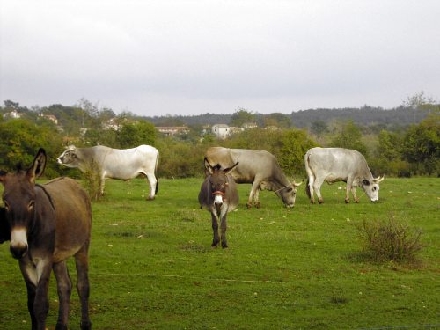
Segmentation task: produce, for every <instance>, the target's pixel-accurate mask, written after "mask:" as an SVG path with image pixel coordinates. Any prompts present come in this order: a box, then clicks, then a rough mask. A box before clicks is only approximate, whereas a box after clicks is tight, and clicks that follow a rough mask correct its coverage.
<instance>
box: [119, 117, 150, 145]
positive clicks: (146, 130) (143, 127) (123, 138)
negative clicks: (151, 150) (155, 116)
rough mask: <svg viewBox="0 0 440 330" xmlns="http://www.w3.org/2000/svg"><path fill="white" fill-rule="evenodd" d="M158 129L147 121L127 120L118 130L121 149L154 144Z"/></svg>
mask: <svg viewBox="0 0 440 330" xmlns="http://www.w3.org/2000/svg"><path fill="white" fill-rule="evenodd" d="M156 136H157V130H156V128H155V126H154V125H153V124H151V123H149V122H147V121H137V122H134V123H132V122H125V123H123V124H122V125H121V127H120V129H119V130H118V131H117V141H118V142H119V147H120V148H121V149H127V148H134V147H137V146H138V145H141V144H149V145H154V144H155V143H156Z"/></svg>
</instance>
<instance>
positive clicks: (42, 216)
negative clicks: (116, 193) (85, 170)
mask: <svg viewBox="0 0 440 330" xmlns="http://www.w3.org/2000/svg"><path fill="white" fill-rule="evenodd" d="M46 161H47V157H46V153H45V152H44V150H43V149H40V150H39V152H38V154H37V155H36V157H35V158H34V162H33V164H32V166H31V167H30V168H29V169H28V170H26V171H23V170H18V171H17V172H9V173H6V172H3V171H0V182H2V184H3V185H4V192H3V202H4V205H5V206H4V209H2V210H0V242H3V241H5V240H10V241H11V243H10V251H11V255H12V257H13V258H14V259H17V260H18V265H19V268H20V271H21V273H22V275H23V278H24V280H25V282H26V289H27V306H28V311H29V314H30V316H31V320H32V329H35V330H44V329H46V318H47V314H48V309H49V301H48V284H49V278H50V274H51V271H52V269H53V271H54V274H55V279H56V282H57V291H58V297H59V312H58V320H57V324H56V329H67V323H68V318H69V305H70V292H71V287H72V284H71V280H70V276H69V273H68V270H67V264H66V260H67V259H68V258H69V257H71V256H74V258H75V262H76V271H77V291H78V296H79V298H80V302H81V323H80V327H81V329H91V328H92V324H91V321H90V318H89V305H88V300H89V295H90V286H89V278H88V268H89V264H88V250H89V245H90V236H91V227H92V208H91V203H90V199H89V197H88V195H87V193H86V192H85V191H84V190H83V189H82V188H81V187H80V186H79V185H78V183H77V182H76V181H75V180H72V179H69V178H59V179H55V180H52V181H49V182H48V183H46V184H44V185H38V184H35V179H36V178H38V177H39V176H40V175H41V174H42V172H43V171H44V168H45V165H46Z"/></svg>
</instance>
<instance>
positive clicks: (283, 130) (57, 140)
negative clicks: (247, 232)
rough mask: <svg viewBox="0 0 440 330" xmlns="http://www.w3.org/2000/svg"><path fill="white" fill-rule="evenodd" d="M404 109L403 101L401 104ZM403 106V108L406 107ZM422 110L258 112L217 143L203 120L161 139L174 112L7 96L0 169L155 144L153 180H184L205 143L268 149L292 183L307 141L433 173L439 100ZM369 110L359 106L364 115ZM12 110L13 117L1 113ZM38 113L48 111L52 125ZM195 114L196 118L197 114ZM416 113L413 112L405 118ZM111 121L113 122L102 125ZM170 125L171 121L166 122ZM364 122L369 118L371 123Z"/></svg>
mask: <svg viewBox="0 0 440 330" xmlns="http://www.w3.org/2000/svg"><path fill="white" fill-rule="evenodd" d="M408 106H409V105H408ZM408 106H405V108H407V107H408ZM411 109H412V111H418V109H419V110H420V111H421V113H423V116H422V115H421V116H420V118H421V119H419V120H418V121H417V122H414V123H411V124H407V125H402V126H400V127H398V126H393V127H387V126H386V125H383V126H378V125H374V126H373V127H374V128H372V125H362V124H359V123H358V122H355V121H354V120H353V119H352V118H347V117H346V118H341V119H331V120H324V119H323V120H315V121H312V122H309V123H308V125H307V127H302V128H297V127H292V125H291V123H290V122H289V121H288V120H287V119H286V117H285V116H284V115H280V114H271V115H265V117H264V121H263V122H264V123H265V124H263V125H261V126H260V125H259V128H253V129H247V130H244V131H241V132H240V133H236V134H234V135H232V136H230V137H228V138H226V139H224V140H219V139H217V138H216V137H215V136H214V135H212V134H210V133H209V132H208V133H206V132H205V133H202V132H203V130H202V127H203V125H202V124H195V125H193V126H190V125H188V128H189V133H188V134H185V135H179V136H163V135H161V134H160V133H159V132H158V130H157V128H156V127H157V126H160V125H164V126H180V125H182V124H183V125H185V123H182V122H181V118H180V117H176V118H173V117H170V116H164V117H162V119H161V120H160V121H156V123H153V122H152V121H150V120H147V119H145V118H143V117H139V116H136V115H133V114H130V113H123V114H121V115H115V114H114V113H113V111H112V110H111V109H108V108H99V107H98V106H96V105H93V104H92V103H91V102H89V101H87V100H81V101H80V102H79V104H78V105H75V106H63V105H51V106H48V107H33V108H31V109H28V108H26V107H21V106H20V105H19V104H18V103H16V102H12V101H10V100H7V101H5V102H4V106H2V107H0V144H1V148H0V168H1V169H4V170H12V169H14V168H15V167H16V166H19V164H24V165H27V164H30V163H31V162H32V157H33V155H34V154H35V151H36V150H37V149H38V148H40V147H43V148H45V149H46V151H47V153H48V155H49V158H50V161H49V164H48V166H47V169H46V177H47V178H53V177H56V176H60V175H69V176H72V177H76V178H80V177H81V173H80V172H79V171H78V170H75V169H68V168H66V167H63V166H60V165H58V164H57V163H56V157H58V156H59V155H60V154H61V152H62V151H63V150H64V147H65V146H67V145H69V144H75V145H76V146H78V147H87V146H93V145H97V144H102V145H106V146H109V147H112V148H120V149H125V148H132V147H135V146H137V145H140V144H149V145H152V146H155V147H156V148H157V149H158V150H159V153H160V156H159V169H158V176H159V178H160V177H162V178H187V177H201V176H203V175H204V168H203V154H204V151H205V150H206V149H207V148H208V147H210V146H218V145H221V146H224V147H227V148H237V149H265V150H268V151H270V152H271V153H273V154H274V155H275V156H276V157H277V160H278V162H279V163H280V165H281V167H282V168H283V170H284V171H285V173H286V174H287V175H288V176H290V177H292V178H295V179H297V180H300V179H302V178H305V171H304V165H303V156H304V154H305V152H306V151H307V150H308V149H309V148H311V147H314V146H322V147H343V148H348V149H356V150H359V151H360V152H362V153H363V154H364V156H365V157H366V159H367V161H368V163H369V165H370V168H371V170H372V172H373V174H374V175H379V174H380V175H383V174H385V175H387V176H411V175H429V176H436V177H438V176H440V111H439V107H438V105H432V106H431V105H430V106H426V104H422V105H419V106H414V105H411ZM369 110H370V109H363V110H362V111H364V112H368V111H369ZM11 111H17V112H18V113H20V118H12V117H10V116H8V114H9V113H10V112H11ZM45 114H51V115H54V116H55V117H56V119H57V122H56V123H55V122H53V121H51V120H50V119H48V118H47V117H45V116H44V115H45ZM259 116H261V115H258V114H254V113H252V112H249V111H247V110H246V109H238V110H237V111H236V112H235V113H234V114H232V115H230V119H229V122H227V124H230V125H231V126H237V127H240V125H242V124H243V123H245V122H249V121H257V118H259ZM196 117H198V116H196ZM412 118H413V119H414V118H415V117H414V116H413V117H412ZM108 123H112V125H111V126H110V125H108ZM170 124H174V125H170ZM370 124H371V123H370Z"/></svg>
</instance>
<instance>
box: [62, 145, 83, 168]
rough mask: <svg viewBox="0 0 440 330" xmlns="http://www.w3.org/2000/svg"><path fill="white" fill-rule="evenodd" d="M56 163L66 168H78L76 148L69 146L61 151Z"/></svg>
mask: <svg viewBox="0 0 440 330" xmlns="http://www.w3.org/2000/svg"><path fill="white" fill-rule="evenodd" d="M57 163H58V164H61V165H65V166H68V167H77V166H78V155H77V148H76V147H75V146H74V145H70V146H68V147H67V148H66V150H64V151H63V153H62V154H61V155H60V157H58V158H57Z"/></svg>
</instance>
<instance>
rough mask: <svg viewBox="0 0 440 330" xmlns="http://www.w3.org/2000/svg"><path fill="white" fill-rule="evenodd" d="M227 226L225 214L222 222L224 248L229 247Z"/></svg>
mask: <svg viewBox="0 0 440 330" xmlns="http://www.w3.org/2000/svg"><path fill="white" fill-rule="evenodd" d="M226 228H227V223H226V214H225V215H224V217H223V218H222V220H221V223H220V230H221V240H222V248H227V247H228V242H227V240H226Z"/></svg>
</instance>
